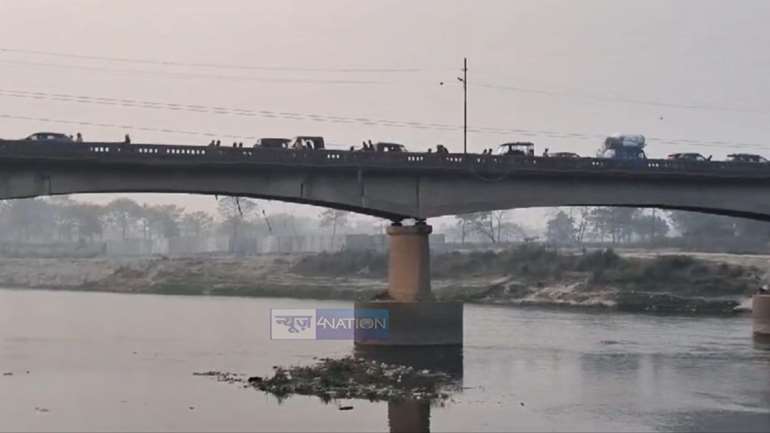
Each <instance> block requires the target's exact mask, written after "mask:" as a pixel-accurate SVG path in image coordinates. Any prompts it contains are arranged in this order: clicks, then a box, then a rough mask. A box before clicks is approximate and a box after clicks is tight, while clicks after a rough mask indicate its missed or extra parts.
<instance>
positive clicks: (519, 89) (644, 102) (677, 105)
mask: <svg viewBox="0 0 770 433" xmlns="http://www.w3.org/2000/svg"><path fill="white" fill-rule="evenodd" d="M474 87H481V88H486V89H495V90H507V91H512V92H520V93H531V94H538V95H545V96H553V97H572V98H581V99H586V100H592V101H599V102H611V103H621V104H629V105H644V106H651V107H662V108H675V109H680V110H695V111H717V112H729V113H741V114H770V110H753V109H748V108H732V107H720V106H716V105H705V104H683V103H675V102H666V101H656V100H644V99H636V98H624V97H617V96H598V95H590V94H584V93H575V92H565V91H556V90H544V89H529V88H523V87H516V86H507V85H502V84H493V83H479V84H475V85H474Z"/></svg>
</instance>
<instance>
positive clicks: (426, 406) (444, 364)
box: [354, 346, 463, 433]
mask: <svg viewBox="0 0 770 433" xmlns="http://www.w3.org/2000/svg"><path fill="white" fill-rule="evenodd" d="M354 354H355V356H356V357H360V358H364V359H367V360H372V361H377V362H384V363H386V364H398V365H405V366H409V367H412V368H414V369H417V370H430V371H434V372H441V373H445V374H447V375H449V376H450V377H451V378H452V380H453V381H454V384H455V385H456V388H457V389H462V379H463V351H462V348H461V347H375V346H368V347H367V346H357V347H356V349H355V351H354ZM431 404H432V402H431V401H430V400H404V401H399V402H393V401H391V402H388V425H389V426H390V431H391V432H393V433H396V432H429V431H430V408H431Z"/></svg>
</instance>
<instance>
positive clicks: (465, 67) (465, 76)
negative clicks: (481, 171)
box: [463, 57, 468, 154]
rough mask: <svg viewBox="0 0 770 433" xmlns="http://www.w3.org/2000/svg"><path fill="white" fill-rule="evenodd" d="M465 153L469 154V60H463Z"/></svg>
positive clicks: (465, 58)
mask: <svg viewBox="0 0 770 433" xmlns="http://www.w3.org/2000/svg"><path fill="white" fill-rule="evenodd" d="M463 153H465V154H467V153H468V58H467V57H464V58H463Z"/></svg>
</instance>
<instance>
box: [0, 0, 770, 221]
mask: <svg viewBox="0 0 770 433" xmlns="http://www.w3.org/2000/svg"><path fill="white" fill-rule="evenodd" d="M768 22H770V2H766V1H763V0H758V1H754V0H742V1H740V2H729V1H712V0H679V1H668V0H640V1H637V0H626V1H616V0H581V1H574V0H504V1H492V0H481V1H479V0H477V1H453V0H422V1H413V0H412V1H401V0H378V1H362V0H355V1H353V0H351V1H347V0H324V1H313V0H275V1H267V0H265V1H257V0H254V1H251V0H249V1H236V0H232V1H226V0H219V1H210V0H209V1H203V0H166V1H160V0H131V1H124V0H110V1H99V0H69V1H64V0H60V1H56V0H0V137H5V138H15V137H23V136H26V135H28V134H30V133H32V132H34V131H42V130H54V131H62V132H67V133H75V132H81V133H82V134H83V135H84V137H85V139H86V140H102V141H113V140H114V141H119V140H121V138H122V137H123V135H124V134H125V133H130V134H131V136H132V138H133V141H134V142H152V143H169V144H191V145H194V144H206V143H208V142H209V141H210V140H211V137H212V135H213V136H215V137H217V138H221V139H222V141H223V143H230V142H232V141H233V140H238V141H244V142H245V143H246V144H251V143H253V142H254V141H255V138H256V137H269V136H286V137H291V136H295V135H322V136H324V137H326V139H327V141H329V142H331V143H332V146H335V145H336V146H339V147H340V148H348V147H349V146H350V145H353V144H359V143H360V142H361V141H362V140H364V139H372V140H373V141H378V140H379V141H396V142H401V143H404V144H405V145H406V146H407V147H408V148H409V149H410V150H417V151H422V150H426V149H427V148H428V147H433V146H435V145H436V144H438V143H443V144H444V145H446V146H447V147H448V148H449V149H450V150H452V151H461V150H462V132H461V131H462V129H461V128H462V119H463V117H462V116H463V113H462V101H463V99H462V98H463V94H462V85H461V83H460V82H459V81H458V80H457V77H458V76H460V74H461V71H460V69H461V68H462V62H463V58H464V57H467V58H468V68H469V71H468V84H469V88H468V101H469V102H468V103H469V111H468V119H469V120H468V123H469V128H470V129H471V132H470V134H469V150H470V151H475V152H480V151H481V150H482V149H485V148H489V147H493V146H494V145H496V144H497V143H502V142H505V141H514V140H526V141H533V142H534V143H535V144H536V146H537V149H538V153H539V152H541V151H542V149H544V148H549V150H550V152H556V151H572V152H577V153H580V154H583V155H593V154H594V153H595V151H596V149H597V148H598V147H599V145H600V144H601V143H602V141H603V137H605V136H606V135H609V134H612V133H640V134H644V135H646V136H647V138H648V148H647V150H648V155H649V156H650V157H665V155H667V154H668V153H673V152H678V151H695V152H700V153H703V154H705V155H713V156H714V159H722V158H724V156H725V155H726V154H728V153H731V152H736V151H746V152H756V153H761V154H762V153H763V154H765V155H767V156H770V142H768V141H767V140H766V139H765V138H766V136H767V134H768V127H767V125H768V120H770V80H768V79H767V77H768V76H769V75H770V74H768V72H769V71H770V56H769V55H768V54H767V49H766V48H767V47H768V46H770V26H768V25H767V23H768ZM442 82H443V83H444V84H443V85H442V84H441V83H442ZM116 100H118V101H116ZM119 100H130V101H134V102H128V103H127V102H125V101H123V102H121V101H119ZM187 105H195V106H197V107H198V108H196V109H195V111H190V110H189V109H180V107H181V106H187ZM68 122H69V123H68ZM72 122H83V123H75V124H73V123H72ZM164 130H165V131H164ZM169 130H171V131H174V132H169ZM130 196H131V197H134V198H136V199H138V200H140V201H143V202H148V203H152V204H158V203H173V204H178V205H181V206H185V207H186V208H188V209H190V210H207V211H210V212H213V211H214V210H215V200H214V198H212V197H205V196H188V195H146V194H143V195H130ZM76 198H77V199H81V200H92V201H98V202H106V201H108V200H110V199H113V198H115V195H84V196H78V197H76ZM264 206H265V207H266V208H267V209H268V211H288V212H296V213H299V214H308V215H311V214H316V213H318V212H319V210H318V209H316V208H311V207H305V206H298V205H289V204H282V203H277V202H271V203H266V204H264ZM547 212H548V211H545V210H530V211H517V212H515V215H516V218H519V219H521V222H523V223H524V224H528V225H542V220H543V218H542V215H543V214H544V213H547Z"/></svg>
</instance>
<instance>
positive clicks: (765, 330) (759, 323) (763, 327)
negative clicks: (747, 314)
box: [751, 294, 770, 338]
mask: <svg viewBox="0 0 770 433" xmlns="http://www.w3.org/2000/svg"><path fill="white" fill-rule="evenodd" d="M751 315H752V317H753V319H754V335H755V336H757V337H760V338H762V337H764V338H770V295H759V294H758V295H754V298H753V299H752V305H751Z"/></svg>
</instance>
